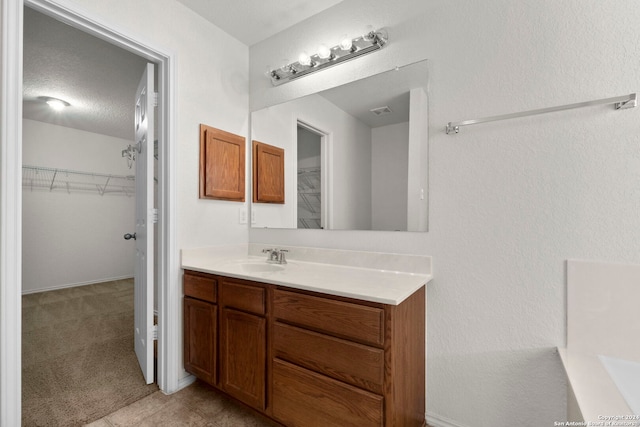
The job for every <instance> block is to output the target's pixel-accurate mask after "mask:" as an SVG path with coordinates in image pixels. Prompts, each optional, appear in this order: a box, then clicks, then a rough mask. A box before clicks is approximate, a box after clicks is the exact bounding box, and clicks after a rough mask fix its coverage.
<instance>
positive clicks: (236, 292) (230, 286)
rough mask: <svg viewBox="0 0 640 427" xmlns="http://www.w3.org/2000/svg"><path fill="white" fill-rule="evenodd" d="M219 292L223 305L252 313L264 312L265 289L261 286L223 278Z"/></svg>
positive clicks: (262, 313) (261, 313)
mask: <svg viewBox="0 0 640 427" xmlns="http://www.w3.org/2000/svg"><path fill="white" fill-rule="evenodd" d="M220 292H221V295H220V299H221V301H222V303H223V304H224V306H225V307H230V308H235V309H237V310H242V311H246V312H249V313H253V314H260V315H264V314H265V311H266V310H265V307H266V301H265V300H266V293H267V291H266V289H265V288H263V287H261V286H252V285H245V284H243V283H238V282H232V281H229V280H224V281H222V286H221V290H220Z"/></svg>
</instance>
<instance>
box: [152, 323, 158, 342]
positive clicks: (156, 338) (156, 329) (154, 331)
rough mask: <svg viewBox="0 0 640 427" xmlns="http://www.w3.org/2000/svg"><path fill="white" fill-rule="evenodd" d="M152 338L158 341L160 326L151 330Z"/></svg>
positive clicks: (154, 326)
mask: <svg viewBox="0 0 640 427" xmlns="http://www.w3.org/2000/svg"><path fill="white" fill-rule="evenodd" d="M151 337H152V338H153V340H154V341H157V340H158V325H153V329H152V330H151Z"/></svg>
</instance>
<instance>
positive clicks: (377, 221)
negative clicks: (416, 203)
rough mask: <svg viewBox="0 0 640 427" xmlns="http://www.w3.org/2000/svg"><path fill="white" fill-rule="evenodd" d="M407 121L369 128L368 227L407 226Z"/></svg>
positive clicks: (390, 227)
mask: <svg viewBox="0 0 640 427" xmlns="http://www.w3.org/2000/svg"><path fill="white" fill-rule="evenodd" d="M408 158H409V122H404V123H398V124H395V125H389V126H381V127H377V128H373V129H371V228H372V229H373V230H389V231H393V230H406V229H407V192H406V191H404V189H406V188H407V181H408V176H407V165H408V163H407V162H408Z"/></svg>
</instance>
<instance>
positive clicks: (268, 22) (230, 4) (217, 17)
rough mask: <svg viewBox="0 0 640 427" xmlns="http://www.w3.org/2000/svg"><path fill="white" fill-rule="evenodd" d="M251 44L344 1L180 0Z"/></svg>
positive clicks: (245, 42) (239, 38) (229, 32)
mask: <svg viewBox="0 0 640 427" xmlns="http://www.w3.org/2000/svg"><path fill="white" fill-rule="evenodd" d="M178 1H179V2H180V3H182V4H184V5H185V6H187V7H188V8H189V9H191V10H193V11H194V12H196V13H198V14H199V15H201V16H202V17H204V18H205V19H207V20H208V21H210V22H212V23H213V24H215V25H216V26H218V27H219V28H221V29H222V30H224V31H225V32H227V33H228V34H230V35H232V36H233V37H235V38H236V39H238V40H240V41H241V42H242V43H244V44H246V45H247V46H251V45H253V44H255V43H258V42H260V41H262V40H264V39H266V38H269V37H271V36H272V35H274V34H276V33H279V32H280V31H282V30H285V29H287V28H289V27H291V26H293V25H294V24H297V23H298V22H301V21H304V20H305V19H307V18H310V17H311V16H313V15H315V14H317V13H320V12H322V11H323V10H325V9H328V8H330V7H331V6H334V5H336V4H338V3H340V2H341V1H342V0H294V1H290V0H260V1H256V0H233V1H229V0H178Z"/></svg>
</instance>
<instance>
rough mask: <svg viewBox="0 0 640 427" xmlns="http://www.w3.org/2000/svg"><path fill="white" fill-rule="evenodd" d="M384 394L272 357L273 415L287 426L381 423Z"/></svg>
mask: <svg viewBox="0 0 640 427" xmlns="http://www.w3.org/2000/svg"><path fill="white" fill-rule="evenodd" d="M383 400H384V399H383V397H382V396H379V395H376V394H373V393H370V392H368V391H364V390H361V389H359V388H356V387H353V386H350V385H348V384H345V383H342V382H340V381H336V380H334V379H331V378H328V377H325V376H324V375H320V374H317V373H315V372H312V371H309V370H307V369H304V368H300V367H298V366H295V365H292V364H290V363H287V362H284V361H281V360H278V359H276V360H274V361H273V416H274V417H275V418H276V419H277V420H279V421H280V422H282V423H283V424H285V425H287V426H290V427H326V426H340V427H369V426H382V425H383Z"/></svg>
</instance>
